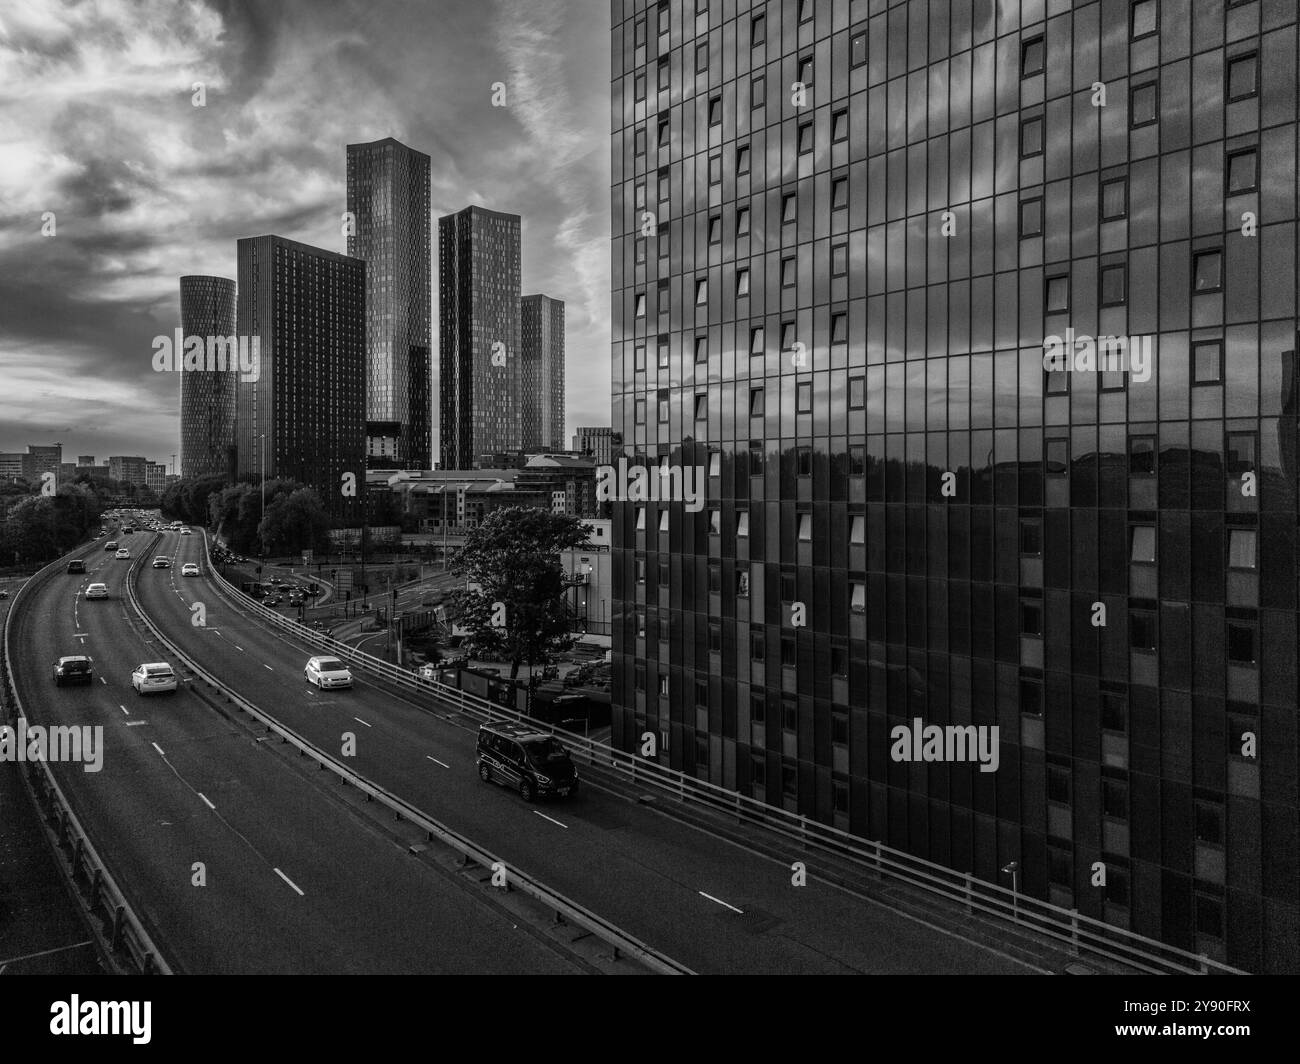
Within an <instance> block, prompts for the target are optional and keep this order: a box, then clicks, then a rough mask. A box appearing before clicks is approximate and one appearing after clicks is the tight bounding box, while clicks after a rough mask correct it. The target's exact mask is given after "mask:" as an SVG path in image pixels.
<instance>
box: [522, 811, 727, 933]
mask: <svg viewBox="0 0 1300 1064" xmlns="http://www.w3.org/2000/svg"><path fill="white" fill-rule="evenodd" d="M533 812H534V813H536V814H537V815H538V816H539V817H541V818H542V819H543V820H549V821H550V822H551V823H552V824H559V826H560V827H562V828H566V829H567V828H568V826H569V825H568V824H560V822H559V821H558V820H556V819H555V818H554V817H549V816H547V815H546V814H545V813H543V812H542V811H541V810H540V809H534V810H533ZM714 901H717V899H716V898H715V899H714ZM736 911H737V912H739V911H740V910H739V909H737V910H736Z"/></svg>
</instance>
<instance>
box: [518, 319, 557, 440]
mask: <svg viewBox="0 0 1300 1064" xmlns="http://www.w3.org/2000/svg"><path fill="white" fill-rule="evenodd" d="M519 338H520V352H521V354H522V356H523V359H522V364H521V367H520V373H521V377H520V381H519V416H520V421H521V423H522V425H523V433H522V435H523V449H524V450H526V451H529V450H545V451H562V450H564V445H565V443H566V442H567V441H566V440H565V438H564V300H562V299H552V298H551V297H550V296H543V295H531V296H524V297H523V298H522V299H521V300H520V301H519Z"/></svg>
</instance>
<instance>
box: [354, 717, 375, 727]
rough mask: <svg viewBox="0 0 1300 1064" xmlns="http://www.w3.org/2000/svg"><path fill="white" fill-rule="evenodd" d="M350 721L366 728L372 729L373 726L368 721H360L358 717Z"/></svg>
mask: <svg viewBox="0 0 1300 1064" xmlns="http://www.w3.org/2000/svg"><path fill="white" fill-rule="evenodd" d="M352 719H353V720H355V721H356V722H357V723H358V724H364V725H365V726H366V727H367V728H373V727H374V725H373V724H371V723H370V721H368V720H362V719H361V718H360V717H353V718H352Z"/></svg>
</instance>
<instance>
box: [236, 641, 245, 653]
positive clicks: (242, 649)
mask: <svg viewBox="0 0 1300 1064" xmlns="http://www.w3.org/2000/svg"><path fill="white" fill-rule="evenodd" d="M235 649H236V650H238V651H239V652H240V653H241V654H242V653H243V652H244V648H243V647H241V646H240V645H239V644H238V643H236V644H235Z"/></svg>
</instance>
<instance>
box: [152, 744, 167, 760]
mask: <svg viewBox="0 0 1300 1064" xmlns="http://www.w3.org/2000/svg"><path fill="white" fill-rule="evenodd" d="M153 748H154V749H155V750H157V751H158V753H160V754H162V756H163V757H166V756H167V755H166V754H163V748H162V747H161V746H159V745H158V744H157V743H154V744H153Z"/></svg>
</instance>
